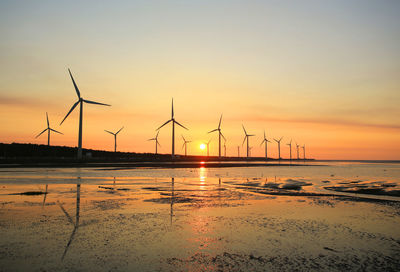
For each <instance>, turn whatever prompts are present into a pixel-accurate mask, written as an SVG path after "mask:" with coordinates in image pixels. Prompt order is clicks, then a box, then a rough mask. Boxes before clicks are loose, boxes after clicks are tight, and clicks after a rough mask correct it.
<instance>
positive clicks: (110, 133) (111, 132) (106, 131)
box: [104, 130, 114, 135]
mask: <svg viewBox="0 0 400 272" xmlns="http://www.w3.org/2000/svg"><path fill="white" fill-rule="evenodd" d="M104 131H105V132H108V133H110V134H112V135H114V133H112V132H111V131H108V130H104Z"/></svg>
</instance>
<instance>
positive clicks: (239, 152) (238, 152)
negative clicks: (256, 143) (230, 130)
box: [237, 146, 240, 158]
mask: <svg viewBox="0 0 400 272" xmlns="http://www.w3.org/2000/svg"><path fill="white" fill-rule="evenodd" d="M237 148H238V158H239V157H240V146H238V147H237Z"/></svg>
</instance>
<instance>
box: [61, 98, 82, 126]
mask: <svg viewBox="0 0 400 272" xmlns="http://www.w3.org/2000/svg"><path fill="white" fill-rule="evenodd" d="M79 102H81V101H80V100H78V102H76V103H75V104H74V105H73V106H72V108H71V109H70V110H69V112H68V113H67V115H65V117H64V119H63V120H62V121H61V123H60V126H61V124H62V123H63V122H64V120H65V119H67V117H68V115H69V114H70V113H71V112H72V111H73V110H74V109H75V107H76V106H77V105H78V104H79Z"/></svg>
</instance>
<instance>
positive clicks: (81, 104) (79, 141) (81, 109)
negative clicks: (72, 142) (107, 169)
mask: <svg viewBox="0 0 400 272" xmlns="http://www.w3.org/2000/svg"><path fill="white" fill-rule="evenodd" d="M68 72H69V75H70V77H71V80H72V83H73V84H74V87H75V91H76V94H77V96H78V101H77V102H75V104H74V105H72V107H71V109H70V110H69V112H68V113H67V115H66V116H65V117H64V119H63V120H62V121H61V123H60V125H61V124H62V123H63V122H64V120H65V119H67V117H68V115H69V114H70V113H71V112H72V111H73V110H74V109H75V107H76V106H78V104H79V106H80V107H79V138H78V159H82V119H83V103H88V104H95V105H102V106H111V105H108V104H103V103H99V102H94V101H90V100H86V99H83V98H82V97H81V93H80V92H79V89H78V86H77V85H76V83H75V80H74V77H73V76H72V74H71V71H70V70H69V69H68Z"/></svg>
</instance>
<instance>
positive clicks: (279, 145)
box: [274, 137, 283, 160]
mask: <svg viewBox="0 0 400 272" xmlns="http://www.w3.org/2000/svg"><path fill="white" fill-rule="evenodd" d="M282 138H283V137H281V138H280V139H279V140H277V139H275V138H274V141H275V142H277V143H278V159H279V160H280V159H281V141H282Z"/></svg>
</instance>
